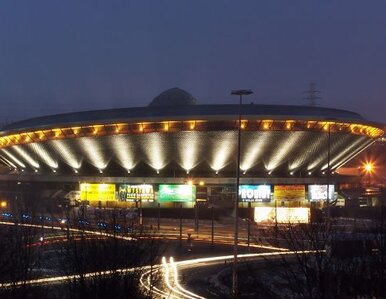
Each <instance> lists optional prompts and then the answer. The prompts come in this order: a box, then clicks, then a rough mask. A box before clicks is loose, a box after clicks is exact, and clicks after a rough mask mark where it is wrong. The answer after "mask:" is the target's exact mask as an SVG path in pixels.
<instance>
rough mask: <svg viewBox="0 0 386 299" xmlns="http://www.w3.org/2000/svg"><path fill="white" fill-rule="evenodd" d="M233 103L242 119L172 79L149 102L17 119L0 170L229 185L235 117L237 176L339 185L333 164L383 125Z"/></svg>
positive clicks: (6, 133)
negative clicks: (172, 82) (177, 85)
mask: <svg viewBox="0 0 386 299" xmlns="http://www.w3.org/2000/svg"><path fill="white" fill-rule="evenodd" d="M240 111H241V119H242V121H241V123H240V124H239V121H238V118H239V114H238V113H239V105H197V104H196V99H195V98H194V97H193V96H191V95H190V94H189V93H187V92H186V91H184V90H181V89H178V88H172V89H170V90H167V91H165V92H163V93H161V94H160V95H159V96H157V97H156V98H155V99H154V100H153V101H152V102H151V103H150V105H149V106H147V107H139V108H123V109H111V110H98V111H86V112H76V113H67V114H59V115H51V116H43V117H38V118H33V119H28V120H24V121H19V122H15V123H12V124H9V125H7V126H5V127H4V128H3V129H2V130H1V132H0V161H1V163H3V164H4V166H6V167H7V172H6V173H4V174H3V175H2V178H3V179H6V180H26V181H42V182H74V183H75V182H89V183H113V184H124V183H125V184H165V183H168V184H185V183H187V181H189V182H190V183H191V184H196V185H197V186H198V185H199V184H200V185H205V187H208V188H210V186H216V187H218V186H226V185H232V184H234V183H235V174H236V164H237V163H236V162H237V161H236V160H237V137H238V128H239V126H240V128H241V158H240V171H241V181H240V183H241V184H249V185H253V184H274V185H275V184H278V185H280V184H304V185H307V184H327V183H334V184H337V183H338V182H339V180H342V178H341V177H339V175H338V174H336V173H335V174H334V172H335V171H336V169H338V168H339V167H340V166H342V165H343V164H345V163H346V162H347V161H349V160H350V159H352V158H353V157H354V156H355V155H357V154H358V153H359V152H361V151H362V150H364V149H365V148H366V147H368V146H370V145H371V144H372V143H373V142H374V141H375V140H376V139H378V138H379V137H381V136H383V134H384V131H383V126H382V125H380V124H377V123H374V122H370V121H368V120H366V119H364V118H363V117H362V116H360V115H359V114H357V113H353V112H350V111H344V110H338V109H329V108H321V107H310V106H290V105H260V104H244V105H242V106H241V109H240ZM328 169H330V173H327V171H328ZM157 188H158V187H155V189H156V190H158V189H157ZM206 192H207V195H206V197H207V198H208V197H210V195H211V194H212V193H213V192H211V191H210V190H206Z"/></svg>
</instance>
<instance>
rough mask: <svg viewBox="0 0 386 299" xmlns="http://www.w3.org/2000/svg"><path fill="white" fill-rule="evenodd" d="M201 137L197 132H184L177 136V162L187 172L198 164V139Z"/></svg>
mask: <svg viewBox="0 0 386 299" xmlns="http://www.w3.org/2000/svg"><path fill="white" fill-rule="evenodd" d="M200 138H202V136H200V135H199V134H198V132H184V133H181V136H180V137H179V138H178V143H177V146H178V154H179V162H178V163H179V164H180V165H181V167H182V168H183V169H185V170H186V172H187V174H189V172H190V170H191V169H193V168H194V167H195V166H197V164H198V148H199V143H200V142H199V140H200Z"/></svg>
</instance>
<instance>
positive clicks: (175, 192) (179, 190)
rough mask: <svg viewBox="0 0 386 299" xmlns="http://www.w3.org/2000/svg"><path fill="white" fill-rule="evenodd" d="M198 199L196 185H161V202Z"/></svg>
mask: <svg viewBox="0 0 386 299" xmlns="http://www.w3.org/2000/svg"><path fill="white" fill-rule="evenodd" d="M195 199H196V186H193V185H159V190H158V201H159V202H192V201H194V200H195Z"/></svg>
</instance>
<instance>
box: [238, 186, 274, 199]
mask: <svg viewBox="0 0 386 299" xmlns="http://www.w3.org/2000/svg"><path fill="white" fill-rule="evenodd" d="M239 196H240V200H241V201H243V202H269V201H271V185H240V187H239Z"/></svg>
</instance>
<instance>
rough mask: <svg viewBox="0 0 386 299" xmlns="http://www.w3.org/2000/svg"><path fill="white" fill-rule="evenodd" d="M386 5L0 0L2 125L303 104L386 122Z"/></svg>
mask: <svg viewBox="0 0 386 299" xmlns="http://www.w3.org/2000/svg"><path fill="white" fill-rule="evenodd" d="M385 12H386V1H384V0H380V1H377V0H372V1H363V0H345V1H336V0H324V1H317V0H315V1H312V0H302V1H288V0H283V1H256V0H251V1H225V0H221V1H220V0H219V1H217V0H210V1H208V0H202V1H197V0H196V1H183V0H153V1H145V0H141V1H140V0H138V1H129V0H126V1H123V0H122V1H118V0H117V1H115V0H109V1H107V0H105V1H96V0H90V1H85V0H82V1H79V0H76V1H75V0H74V1H70V0H66V1H63V0H46V1H39V0H34V1H31V0H24V1H23V0H1V2H0V99H1V104H2V105H1V109H0V123H4V122H9V121H16V120H20V119H24V118H30V117H35V116H41V115H46V114H54V113H64V112H72V111H81V110H94V109H107V108H119V107H135V106H146V105H147V104H148V103H149V102H150V101H151V100H152V99H153V98H154V97H155V96H156V95H158V94H159V93H160V92H162V91H164V90H165V89H168V88H171V87H175V86H177V87H180V88H183V89H185V90H187V91H189V92H190V93H191V94H192V95H193V96H195V97H196V98H197V99H198V102H199V103H200V104H207V103H208V104H212V103H236V102H237V99H236V98H234V97H231V96H230V90H232V89H237V88H250V89H252V90H253V91H254V92H255V94H254V95H252V96H249V97H248V99H247V100H246V101H247V102H252V101H253V102H254V103H262V104H269V103H271V104H294V105H302V104H306V101H305V100H304V99H303V98H304V97H306V95H305V94H304V93H303V92H304V91H305V90H307V89H308V85H309V83H310V82H315V83H316V84H317V89H319V90H320V91H321V96H322V97H323V99H322V100H320V104H321V106H326V107H333V108H340V109H347V110H351V111H354V112H358V113H360V114H362V115H363V116H364V117H366V118H368V119H369V120H373V121H378V122H382V123H386V120H385V117H384V115H385V111H386V31H385V30H386V17H385Z"/></svg>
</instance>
